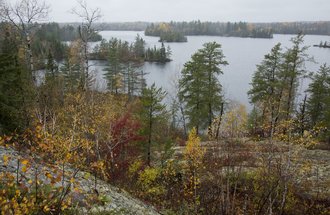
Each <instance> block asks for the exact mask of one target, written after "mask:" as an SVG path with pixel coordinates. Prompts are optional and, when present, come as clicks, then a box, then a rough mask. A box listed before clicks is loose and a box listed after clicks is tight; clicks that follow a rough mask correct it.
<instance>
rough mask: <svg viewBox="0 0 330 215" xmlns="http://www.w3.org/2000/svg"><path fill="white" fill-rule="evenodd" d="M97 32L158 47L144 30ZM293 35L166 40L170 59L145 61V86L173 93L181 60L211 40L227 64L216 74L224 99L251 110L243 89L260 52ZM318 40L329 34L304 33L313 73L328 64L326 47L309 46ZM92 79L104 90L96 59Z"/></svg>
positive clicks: (308, 65)
mask: <svg viewBox="0 0 330 215" xmlns="http://www.w3.org/2000/svg"><path fill="white" fill-rule="evenodd" d="M100 34H101V35H102V37H103V38H104V39H110V38H111V37H116V38H119V39H122V40H126V41H128V42H134V40H135V37H136V35H137V34H139V35H140V36H142V37H143V39H144V40H145V41H146V43H147V46H150V47H153V46H154V45H156V46H157V47H159V46H160V43H159V42H158V38H157V37H149V36H144V32H137V31H101V32H100ZM294 36H295V35H274V38H273V39H254V38H237V37H217V36H188V42H187V43H168V44H165V46H167V45H169V46H170V47H171V50H172V57H171V58H172V59H173V61H171V62H169V63H167V64H165V65H161V64H157V63H145V65H144V67H143V70H144V72H146V73H148V75H147V76H146V79H147V83H148V85H151V84H152V83H156V85H157V86H158V87H163V89H165V90H166V91H168V93H169V94H171V93H172V92H173V85H172V84H171V83H172V82H173V80H174V79H177V78H178V77H179V75H180V71H181V70H182V68H183V65H184V63H185V62H187V61H189V60H190V57H191V55H192V54H194V53H195V52H196V51H197V50H198V49H200V48H202V45H203V44H204V43H206V42H212V41H215V42H217V43H220V44H221V45H222V50H223V53H224V55H225V56H226V60H227V61H228V63H229V65H227V66H225V67H224V68H223V72H224V74H223V75H220V76H219V80H220V83H221V84H222V86H223V89H224V95H225V98H226V99H231V100H236V101H239V102H241V103H243V104H245V105H246V106H247V107H248V109H251V105H250V104H249V100H248V96H247V91H248V90H249V89H250V82H251V79H252V75H253V73H254V71H255V69H256V65H257V64H259V63H260V62H261V61H262V59H263V57H264V55H265V54H267V53H269V52H270V50H271V48H272V47H273V46H274V45H275V44H277V43H279V42H280V43H281V44H282V47H283V48H284V47H290V46H291V42H290V39H291V38H292V37H294ZM320 41H329V42H330V37H329V36H314V35H313V36H311V35H306V36H305V45H306V46H311V47H310V48H309V50H308V54H309V55H311V56H313V57H314V59H315V61H316V63H306V69H307V70H308V71H312V72H315V71H317V70H318V69H319V67H320V65H321V64H324V63H327V64H329V65H330V49H323V48H318V47H312V46H313V45H314V44H319V43H320ZM95 64H96V66H95V69H96V73H95V75H96V79H97V86H98V88H99V89H104V88H105V86H106V84H105V80H104V79H103V73H104V72H103V71H102V69H103V68H104V67H105V64H104V63H100V62H96V63H95ZM307 85H308V81H306V80H305V81H304V82H302V83H301V86H300V87H299V89H298V91H299V92H300V93H303V92H304V90H305V89H306V86H307Z"/></svg>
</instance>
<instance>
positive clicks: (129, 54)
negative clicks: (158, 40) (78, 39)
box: [89, 35, 172, 65]
mask: <svg viewBox="0 0 330 215" xmlns="http://www.w3.org/2000/svg"><path fill="white" fill-rule="evenodd" d="M171 55H172V51H171V48H170V46H167V47H165V45H164V43H163V42H162V44H161V47H156V46H154V47H152V48H151V47H146V42H145V41H144V39H143V38H142V37H140V35H137V36H136V38H135V41H134V42H133V43H129V42H128V41H122V40H121V39H118V38H112V39H110V40H109V41H107V40H102V41H101V43H100V44H98V45H96V46H95V47H94V50H93V52H92V53H90V55H89V59H91V60H105V61H109V62H110V63H111V62H119V63H121V64H123V63H126V62H133V63H135V64H138V65H139V64H143V62H156V63H166V62H170V61H171V58H170V57H171Z"/></svg>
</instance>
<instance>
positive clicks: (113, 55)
mask: <svg viewBox="0 0 330 215" xmlns="http://www.w3.org/2000/svg"><path fill="white" fill-rule="evenodd" d="M120 48H121V41H118V40H117V39H114V38H113V39H111V40H110V41H109V57H108V61H109V65H108V67H107V68H106V69H105V71H106V73H105V75H104V76H105V79H106V80H107V86H108V90H109V91H110V92H113V93H116V94H118V93H119V89H120V85H121V83H120V82H121V78H122V74H121V73H122V65H121V62H120V61H121V59H120V51H121V50H120Z"/></svg>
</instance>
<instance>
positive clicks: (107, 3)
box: [9, 0, 330, 22]
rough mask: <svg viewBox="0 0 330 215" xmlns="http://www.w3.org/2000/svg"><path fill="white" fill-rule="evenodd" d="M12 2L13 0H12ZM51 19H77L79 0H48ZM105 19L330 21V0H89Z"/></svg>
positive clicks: (91, 5) (114, 20)
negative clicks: (76, 10) (74, 10)
mask: <svg viewBox="0 0 330 215" xmlns="http://www.w3.org/2000/svg"><path fill="white" fill-rule="evenodd" d="M9 1H10V0H9ZM46 2H47V3H49V4H50V6H51V8H52V11H51V13H50V16H49V19H50V21H56V22H70V21H78V19H77V18H76V17H75V16H73V15H72V14H70V13H69V11H70V9H71V8H73V7H74V6H75V5H76V0H46ZM86 2H87V4H88V6H89V7H91V8H96V7H98V8H100V9H101V11H102V15H103V17H102V20H101V21H105V22H123V21H171V20H174V21H191V20H198V19H199V20H201V21H223V22H226V21H248V22H274V21H276V22H277V21H320V20H322V21H330V0H86Z"/></svg>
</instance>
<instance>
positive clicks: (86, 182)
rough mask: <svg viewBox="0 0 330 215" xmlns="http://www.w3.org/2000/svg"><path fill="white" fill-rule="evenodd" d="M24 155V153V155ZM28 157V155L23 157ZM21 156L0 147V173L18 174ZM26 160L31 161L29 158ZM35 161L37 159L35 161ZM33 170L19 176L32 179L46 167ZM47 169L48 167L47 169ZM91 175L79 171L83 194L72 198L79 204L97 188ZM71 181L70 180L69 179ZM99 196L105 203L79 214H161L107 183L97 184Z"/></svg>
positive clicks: (79, 182) (78, 182)
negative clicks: (18, 159)
mask: <svg viewBox="0 0 330 215" xmlns="http://www.w3.org/2000/svg"><path fill="white" fill-rule="evenodd" d="M22 154H23V153H22ZM4 156H6V157H10V159H8V161H7V162H6V164H5V163H4V159H3V158H4ZM23 156H26V155H23ZM19 157H22V156H19V154H18V152H17V151H15V150H14V149H12V148H7V147H3V146H0V172H11V173H13V174H16V169H17V168H16V167H17V158H19ZM25 158H27V159H29V157H28V156H26V157H25ZM34 160H35V159H34ZM31 165H32V166H31V168H29V170H28V171H27V172H25V173H24V174H23V172H22V169H20V170H19V174H21V175H22V176H23V175H24V177H25V178H31V176H32V174H34V171H35V170H36V169H45V167H46V166H45V165H41V164H37V163H32V164H31ZM46 168H47V167H46ZM65 171H66V172H67V174H68V175H70V173H72V172H74V171H73V169H71V168H66V170H65ZM86 175H90V174H89V173H87V172H83V171H79V172H78V173H77V174H76V175H75V178H74V180H75V183H77V184H79V188H80V190H81V192H80V193H79V194H77V193H74V192H72V195H73V196H72V197H73V199H75V201H77V202H79V201H81V200H82V199H84V198H85V197H84V194H90V193H91V192H93V190H94V188H95V180H94V177H86ZM39 180H44V181H46V180H47V178H46V177H45V176H44V175H43V174H40V176H39ZM67 181H69V178H68V179H67ZM55 186H60V183H58V184H55ZM96 190H97V191H96V192H97V196H99V197H102V199H103V200H104V201H102V204H95V205H93V206H92V208H89V209H87V208H85V207H83V206H81V207H79V208H78V209H77V211H79V212H78V214H87V213H88V214H93V213H95V214H104V213H106V214H132V215H133V214H134V215H157V214H159V213H158V212H157V211H156V210H155V209H154V208H153V207H151V206H148V205H146V204H144V203H143V202H141V201H140V200H138V199H135V198H133V197H132V196H131V195H130V194H129V193H127V192H126V191H124V190H122V189H119V188H117V187H114V186H112V185H110V184H108V183H106V182H105V181H102V180H99V179H98V180H97V184H96Z"/></svg>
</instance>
